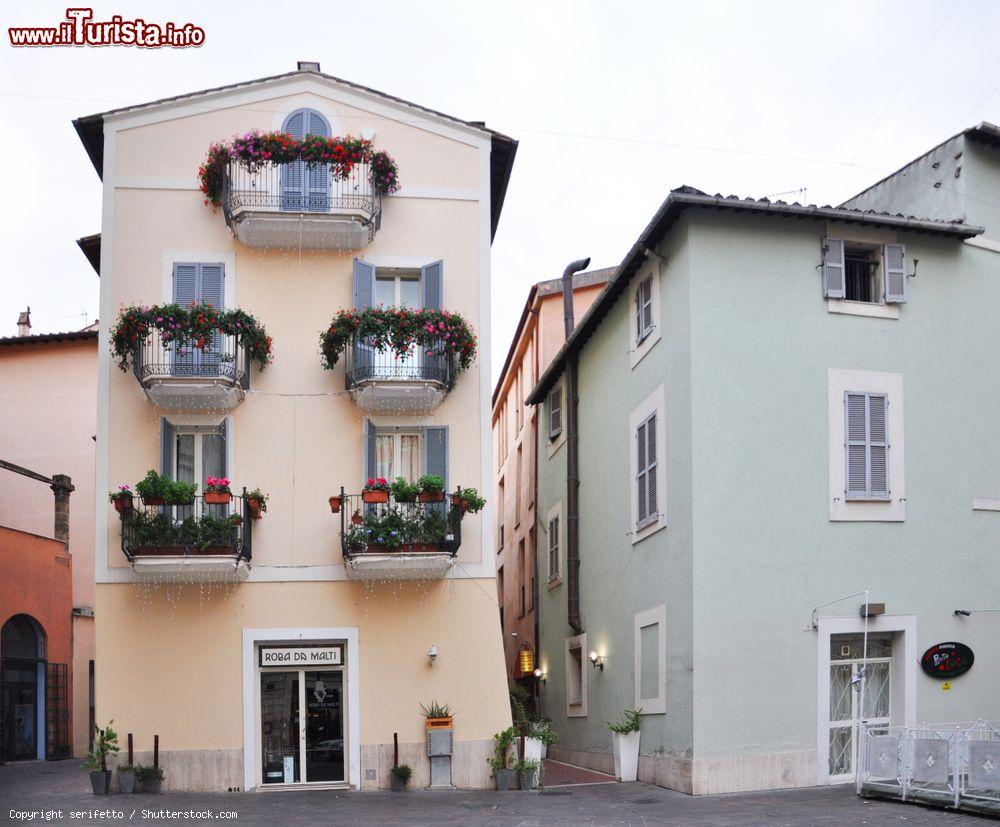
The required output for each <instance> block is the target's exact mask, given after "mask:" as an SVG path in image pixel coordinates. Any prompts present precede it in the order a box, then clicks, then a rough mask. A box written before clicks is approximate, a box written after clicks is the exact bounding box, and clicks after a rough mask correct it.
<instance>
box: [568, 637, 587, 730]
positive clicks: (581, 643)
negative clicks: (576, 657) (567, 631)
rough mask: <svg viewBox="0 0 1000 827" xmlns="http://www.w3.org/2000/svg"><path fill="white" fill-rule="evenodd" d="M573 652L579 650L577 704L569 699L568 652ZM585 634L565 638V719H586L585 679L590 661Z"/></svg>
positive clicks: (570, 668)
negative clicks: (578, 697)
mask: <svg viewBox="0 0 1000 827" xmlns="http://www.w3.org/2000/svg"><path fill="white" fill-rule="evenodd" d="M573 650H579V652H580V700H579V702H572V703H571V697H570V672H571V670H572V668H573V663H572V656H571V655H570V652H571V651H573ZM588 651H589V650H588V649H587V633H586V632H584V633H583V634H582V635H575V636H574V637H568V638H566V650H565V660H564V664H565V669H564V672H563V676H564V677H565V679H566V717H567V718H586V717H587V678H588V677H589V674H588V672H587V666H588V665H589V664H590V661H589V660H588V659H587V653H588Z"/></svg>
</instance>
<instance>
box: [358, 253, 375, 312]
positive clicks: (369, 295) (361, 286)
mask: <svg viewBox="0 0 1000 827" xmlns="http://www.w3.org/2000/svg"><path fill="white" fill-rule="evenodd" d="M374 300H375V265H373V264H369V263H368V262H367V261H361V259H357V258H356V259H354V309H355V310H364V309H365V308H367V307H371V306H372V302H373V301H374Z"/></svg>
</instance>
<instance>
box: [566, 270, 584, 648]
mask: <svg viewBox="0 0 1000 827" xmlns="http://www.w3.org/2000/svg"><path fill="white" fill-rule="evenodd" d="M589 266H590V258H581V259H577V260H576V261H574V262H572V263H571V264H569V265H567V267H566V269H565V270H564V271H563V277H562V294H563V326H564V328H565V331H566V340H567V341H568V340H569V337H570V336H572V335H573V327H574V319H573V274H574V273H579V272H580V271H581V270H585V269H586V268H587V267H589ZM577 380H578V371H577V357H576V354H575V353H574V354H572V355H571V356H570V357H569V360H568V364H567V365H566V604H567V605H566V619H567V621H568V622H569V626H570V628H571V629H572V630H573V634H575V635H579V634H582V633H583V621H582V620H581V618H580V434H579V423H578V414H579V404H580V397H579V392H578V389H577V384H578V381H577Z"/></svg>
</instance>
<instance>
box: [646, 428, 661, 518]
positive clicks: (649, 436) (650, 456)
mask: <svg viewBox="0 0 1000 827" xmlns="http://www.w3.org/2000/svg"><path fill="white" fill-rule="evenodd" d="M656 495H657V492H656V414H653V415H652V416H651V417H650V418H649V419H647V420H646V516H647V517H654V516H656V515H657V514H658V513H659V509H658V508H657V502H656Z"/></svg>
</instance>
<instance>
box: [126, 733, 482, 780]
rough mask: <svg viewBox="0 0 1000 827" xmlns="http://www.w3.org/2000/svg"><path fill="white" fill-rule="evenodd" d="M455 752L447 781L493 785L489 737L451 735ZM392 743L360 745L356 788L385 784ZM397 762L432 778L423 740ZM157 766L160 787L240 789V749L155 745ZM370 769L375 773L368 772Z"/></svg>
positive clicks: (141, 758)
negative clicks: (466, 738)
mask: <svg viewBox="0 0 1000 827" xmlns="http://www.w3.org/2000/svg"><path fill="white" fill-rule="evenodd" d="M454 750H455V754H454V755H453V756H452V759H451V783H452V786H453V787H457V788H458V789H463V790H483V789H489V788H491V787H492V786H493V779H492V778H491V777H490V767H489V763H488V761H489V758H490V756H491V755H492V754H493V741H492V739H490V740H485V741H458V740H456V741H455V746H454ZM392 752H393V746H392V744H362V745H361V789H362V790H387V789H389V779H390V770H391V769H392ZM127 760H128V757H127V754H126V753H125V752H124V751H123V752H121V753H119V755H118V756H117V761H115V760H109V762H108V767H109V768H110V769H114V768H115V767H116V766H120V765H122V764H124V763H125V762H126V761H127ZM132 760H133V762H134V763H136V764H143V765H145V766H152V764H153V753H152V752H136V753H135V754H134V755H133V758H132ZM399 763H400V764H408V765H409V766H410V767H411V768H412V769H413V777H412V778H411V779H410V787H411V788H412V789H423V788H425V787H428V786H429V785H430V783H431V766H430V759H429V758H428V757H427V744H426V743H425V742H420V743H414V744H400V745H399ZM160 767H161V768H162V769H163V775H164V779H163V786H162V789H163V791H164V792H166V791H169V790H187V791H191V792H235V791H239V790H242V789H243V750H242V749H192V750H167V751H165V750H160ZM372 770H374V774H375V778H374V779H370V778H368V776H369V775H371V771H372ZM111 789H112V791H113V792H117V791H118V774H117V773H112V775H111Z"/></svg>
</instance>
